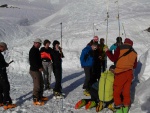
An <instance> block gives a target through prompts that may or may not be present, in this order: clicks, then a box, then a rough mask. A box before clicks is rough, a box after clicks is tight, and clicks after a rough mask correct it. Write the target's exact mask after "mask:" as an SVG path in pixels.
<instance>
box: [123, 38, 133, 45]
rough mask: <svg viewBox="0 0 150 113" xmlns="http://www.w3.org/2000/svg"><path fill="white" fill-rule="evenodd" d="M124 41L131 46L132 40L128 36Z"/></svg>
mask: <svg viewBox="0 0 150 113" xmlns="http://www.w3.org/2000/svg"><path fill="white" fill-rule="evenodd" d="M124 43H126V44H130V45H131V46H133V41H132V40H130V39H129V38H126V39H125V40H124Z"/></svg>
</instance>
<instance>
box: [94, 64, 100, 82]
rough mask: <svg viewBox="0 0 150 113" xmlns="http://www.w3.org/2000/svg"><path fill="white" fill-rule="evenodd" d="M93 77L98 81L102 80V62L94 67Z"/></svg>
mask: <svg viewBox="0 0 150 113" xmlns="http://www.w3.org/2000/svg"><path fill="white" fill-rule="evenodd" d="M93 76H95V79H96V80H99V79H100V76H101V62H100V61H97V62H95V63H94V65H93Z"/></svg>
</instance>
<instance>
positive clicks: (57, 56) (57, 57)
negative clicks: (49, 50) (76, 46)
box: [53, 40, 64, 98]
mask: <svg viewBox="0 0 150 113" xmlns="http://www.w3.org/2000/svg"><path fill="white" fill-rule="evenodd" d="M59 45H60V43H59V41H57V40H54V42H53V50H54V51H53V72H54V76H55V80H56V83H55V87H54V89H53V91H54V96H55V97H56V98H62V97H63V96H62V91H61V90H62V86H61V80H62V58H63V57H64V55H63V52H62V48H61V47H60V46H59Z"/></svg>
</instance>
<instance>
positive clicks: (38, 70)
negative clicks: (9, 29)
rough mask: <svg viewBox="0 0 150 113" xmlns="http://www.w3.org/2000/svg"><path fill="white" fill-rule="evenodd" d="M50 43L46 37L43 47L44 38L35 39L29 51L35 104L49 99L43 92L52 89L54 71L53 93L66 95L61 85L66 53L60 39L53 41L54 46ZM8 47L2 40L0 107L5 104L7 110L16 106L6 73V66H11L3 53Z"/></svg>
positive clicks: (0, 51)
mask: <svg viewBox="0 0 150 113" xmlns="http://www.w3.org/2000/svg"><path fill="white" fill-rule="evenodd" d="M50 44H51V42H50V41H49V40H47V39H46V40H44V42H43V45H44V47H41V45H42V40H41V39H39V38H37V39H35V40H34V41H33V46H32V47H31V49H30V51H29V64H30V72H29V73H30V75H31V77H32V79H33V104H34V105H39V106H41V105H44V101H47V100H48V98H47V97H44V96H43V92H44V90H47V89H51V86H50V84H51V73H52V71H53V73H54V76H55V86H54V89H53V95H54V97H55V98H63V97H64V96H63V94H62V86H61V80H62V58H63V57H64V55H63V52H62V48H61V47H60V42H59V41H57V40H54V41H53V48H51V47H50ZM40 47H41V48H40ZM39 48H40V49H39ZM7 49H8V48H7V44H6V43H4V42H0V107H1V106H3V108H4V109H5V110H6V109H10V108H14V107H16V104H13V103H12V100H11V97H10V84H9V81H8V77H7V73H6V67H8V66H9V63H6V61H5V59H4V56H3V54H2V52H4V51H5V50H7Z"/></svg>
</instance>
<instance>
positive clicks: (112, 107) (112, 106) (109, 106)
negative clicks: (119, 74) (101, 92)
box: [108, 103, 115, 112]
mask: <svg viewBox="0 0 150 113" xmlns="http://www.w3.org/2000/svg"><path fill="white" fill-rule="evenodd" d="M108 109H110V110H112V111H113V112H114V111H115V108H114V105H113V103H112V104H109V105H108Z"/></svg>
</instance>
